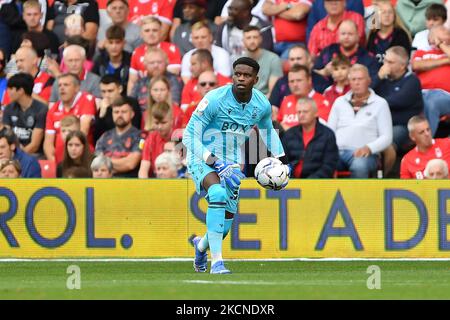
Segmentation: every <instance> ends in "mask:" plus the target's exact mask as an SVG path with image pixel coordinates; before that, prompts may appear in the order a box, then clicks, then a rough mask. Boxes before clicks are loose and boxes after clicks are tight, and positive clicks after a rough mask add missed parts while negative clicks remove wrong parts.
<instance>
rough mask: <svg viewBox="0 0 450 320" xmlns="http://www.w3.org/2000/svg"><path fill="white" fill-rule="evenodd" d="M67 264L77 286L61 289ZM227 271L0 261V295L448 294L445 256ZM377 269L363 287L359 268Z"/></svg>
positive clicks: (256, 265) (241, 264) (256, 264)
mask: <svg viewBox="0 0 450 320" xmlns="http://www.w3.org/2000/svg"><path fill="white" fill-rule="evenodd" d="M70 265H77V266H78V267H79V268H80V271H81V289H80V290H69V289H67V286H66V284H67V280H68V278H69V277H70V276H71V274H68V273H67V268H68V267H69V266H70ZM226 265H227V267H229V268H230V270H232V271H233V274H231V275H210V274H209V273H205V274H199V273H194V272H193V270H192V263H191V262H186V261H183V262H172V261H157V262H153V261H152V262H130V261H121V262H89V261H88V262H87V261H68V262H42V261H33V262H1V261H0V300H3V299H162V300H172V299H176V300H185V299H205V300H217V299H221V300H222V299H225V300H226V299H233V300H240V299H245V300H249V299H256V300H265V299H274V300H290V299H450V262H448V261H339V262H330V261H270V262H268V261H228V262H227V264H226ZM371 265H377V266H378V267H380V269H381V289H379V290H377V289H373V290H369V289H368V288H367V279H368V278H369V277H370V274H368V273H367V268H368V267H369V266H371Z"/></svg>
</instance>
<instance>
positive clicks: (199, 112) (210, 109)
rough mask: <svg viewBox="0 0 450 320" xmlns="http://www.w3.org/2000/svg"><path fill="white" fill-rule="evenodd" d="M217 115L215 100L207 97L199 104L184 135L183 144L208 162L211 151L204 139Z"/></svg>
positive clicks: (209, 96)
mask: <svg viewBox="0 0 450 320" xmlns="http://www.w3.org/2000/svg"><path fill="white" fill-rule="evenodd" d="M216 114H217V105H216V102H215V98H214V97H213V96H211V95H208V94H207V95H206V96H205V97H204V98H203V99H202V101H200V103H199V104H198V106H197V108H196V109H195V111H194V112H193V114H192V117H191V119H190V120H189V122H188V125H187V126H186V129H185V130H184V134H183V144H184V145H185V146H186V148H187V150H188V151H190V152H192V153H193V154H194V155H195V156H196V157H197V158H199V159H203V160H204V161H206V159H208V156H209V155H210V154H211V151H210V150H209V149H208V148H207V147H206V146H205V145H204V144H203V142H202V137H203V133H204V132H205V130H206V127H207V126H208V125H209V124H210V123H211V122H212V121H213V119H214V117H215V116H216Z"/></svg>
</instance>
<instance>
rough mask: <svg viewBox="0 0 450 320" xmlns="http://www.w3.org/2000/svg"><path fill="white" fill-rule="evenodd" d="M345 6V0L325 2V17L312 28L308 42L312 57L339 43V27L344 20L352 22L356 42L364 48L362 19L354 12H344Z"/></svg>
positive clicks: (364, 38) (326, 0)
mask: <svg viewBox="0 0 450 320" xmlns="http://www.w3.org/2000/svg"><path fill="white" fill-rule="evenodd" d="M345 6H346V1H345V0H325V10H326V11H327V16H326V17H325V18H323V19H322V20H320V21H319V22H317V24H316V25H315V26H314V27H313V28H312V30H311V35H310V37H309V40H308V50H309V53H310V54H311V55H312V56H314V57H315V56H318V55H319V53H320V52H321V51H322V50H323V49H324V48H326V47H328V46H329V45H332V44H334V43H337V42H339V36H338V34H339V30H340V25H341V23H342V22H343V21H345V20H351V21H353V23H354V25H355V28H356V34H357V35H358V41H359V43H360V45H361V46H364V44H365V40H366V37H365V26H364V18H363V16H362V15H360V14H359V13H356V12H354V11H346V10H345Z"/></svg>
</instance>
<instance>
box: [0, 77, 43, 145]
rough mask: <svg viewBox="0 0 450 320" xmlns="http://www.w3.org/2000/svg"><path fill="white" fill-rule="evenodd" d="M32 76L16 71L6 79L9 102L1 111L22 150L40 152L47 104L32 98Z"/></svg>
mask: <svg viewBox="0 0 450 320" xmlns="http://www.w3.org/2000/svg"><path fill="white" fill-rule="evenodd" d="M33 85H34V84H33V77H32V76H31V75H29V74H26V73H18V74H16V75H14V76H12V77H11V78H10V79H9V80H8V95H9V98H10V101H11V103H10V104H8V105H7V106H6V108H5V110H4V113H3V123H4V124H5V126H6V127H8V128H10V129H12V130H13V131H14V132H15V134H16V136H17V138H18V141H19V143H20V148H21V149H22V151H24V152H26V153H28V154H35V153H39V154H42V142H43V140H44V128H45V119H46V116H47V106H46V105H45V104H43V103H41V102H39V101H38V100H36V99H33V97H32V93H33Z"/></svg>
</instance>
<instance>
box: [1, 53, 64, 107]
mask: <svg viewBox="0 0 450 320" xmlns="http://www.w3.org/2000/svg"><path fill="white" fill-rule="evenodd" d="M14 58H15V60H16V65H17V69H18V71H19V72H23V73H26V74H28V75H30V76H31V77H32V78H33V84H34V85H33V88H32V90H33V91H32V95H33V98H34V99H36V100H38V101H40V102H42V103H44V104H46V105H47V104H48V101H49V99H50V94H51V92H52V86H53V83H54V82H55V79H54V78H53V77H52V76H51V75H50V74H48V73H47V72H45V71H42V70H40V69H39V67H40V64H41V63H42V59H40V58H39V57H38V55H37V53H36V51H35V50H34V49H33V48H29V47H20V48H19V49H18V50H17V52H16V54H15V57H14ZM10 102H11V98H10V97H9V95H8V94H5V96H4V97H3V101H2V104H8V103H10Z"/></svg>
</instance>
